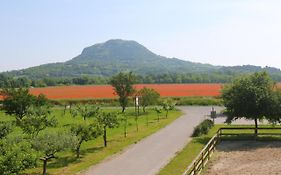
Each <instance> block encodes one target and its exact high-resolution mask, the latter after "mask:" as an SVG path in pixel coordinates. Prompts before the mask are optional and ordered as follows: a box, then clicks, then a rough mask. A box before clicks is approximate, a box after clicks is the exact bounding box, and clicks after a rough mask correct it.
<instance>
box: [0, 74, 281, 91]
mask: <svg viewBox="0 0 281 175" xmlns="http://www.w3.org/2000/svg"><path fill="white" fill-rule="evenodd" d="M238 75H241V74H237V73H220V72H213V73H208V74H207V73H205V74H204V73H185V74H180V73H166V74H149V75H137V76H136V80H137V82H138V83H148V84H153V83H229V82H231V80H232V79H233V78H234V77H236V76H238ZM271 76H272V78H273V79H274V80H275V81H281V76H280V75H278V74H272V75H271ZM110 81H111V78H110V77H107V76H81V77H74V78H68V77H61V78H59V77H58V78H53V77H48V78H43V79H30V78H27V77H19V78H12V77H8V76H5V74H0V88H3V87H46V86H60V85H67V86H68V85H90V84H94V85H97V84H109V83H110Z"/></svg>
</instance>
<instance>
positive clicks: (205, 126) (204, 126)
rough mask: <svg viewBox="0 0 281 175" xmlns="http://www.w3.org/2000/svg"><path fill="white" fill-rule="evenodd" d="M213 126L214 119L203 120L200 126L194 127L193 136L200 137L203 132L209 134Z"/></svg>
mask: <svg viewBox="0 0 281 175" xmlns="http://www.w3.org/2000/svg"><path fill="white" fill-rule="evenodd" d="M213 126H214V122H213V121H212V120H209V119H206V120H204V121H202V122H201V123H200V124H199V125H198V126H196V127H195V128H194V130H193V133H192V137H198V136H201V135H203V134H207V133H208V132H209V130H210V129H211V128H212V127H213Z"/></svg>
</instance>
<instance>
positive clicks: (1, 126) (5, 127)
mask: <svg viewBox="0 0 281 175" xmlns="http://www.w3.org/2000/svg"><path fill="white" fill-rule="evenodd" d="M12 129H13V126H12V123H11V122H0V139H3V138H4V137H6V136H7V135H8V134H9V133H11V132H12Z"/></svg>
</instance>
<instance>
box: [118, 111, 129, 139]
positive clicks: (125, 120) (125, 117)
mask: <svg viewBox="0 0 281 175" xmlns="http://www.w3.org/2000/svg"><path fill="white" fill-rule="evenodd" d="M119 120H120V121H121V122H122V123H123V124H124V137H125V138H126V137H127V126H128V115H127V114H126V112H123V113H121V114H120V118H119Z"/></svg>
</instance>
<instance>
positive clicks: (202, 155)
mask: <svg viewBox="0 0 281 175" xmlns="http://www.w3.org/2000/svg"><path fill="white" fill-rule="evenodd" d="M201 157H202V166H201V167H202V170H203V168H204V151H203V152H202V154H201Z"/></svg>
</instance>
